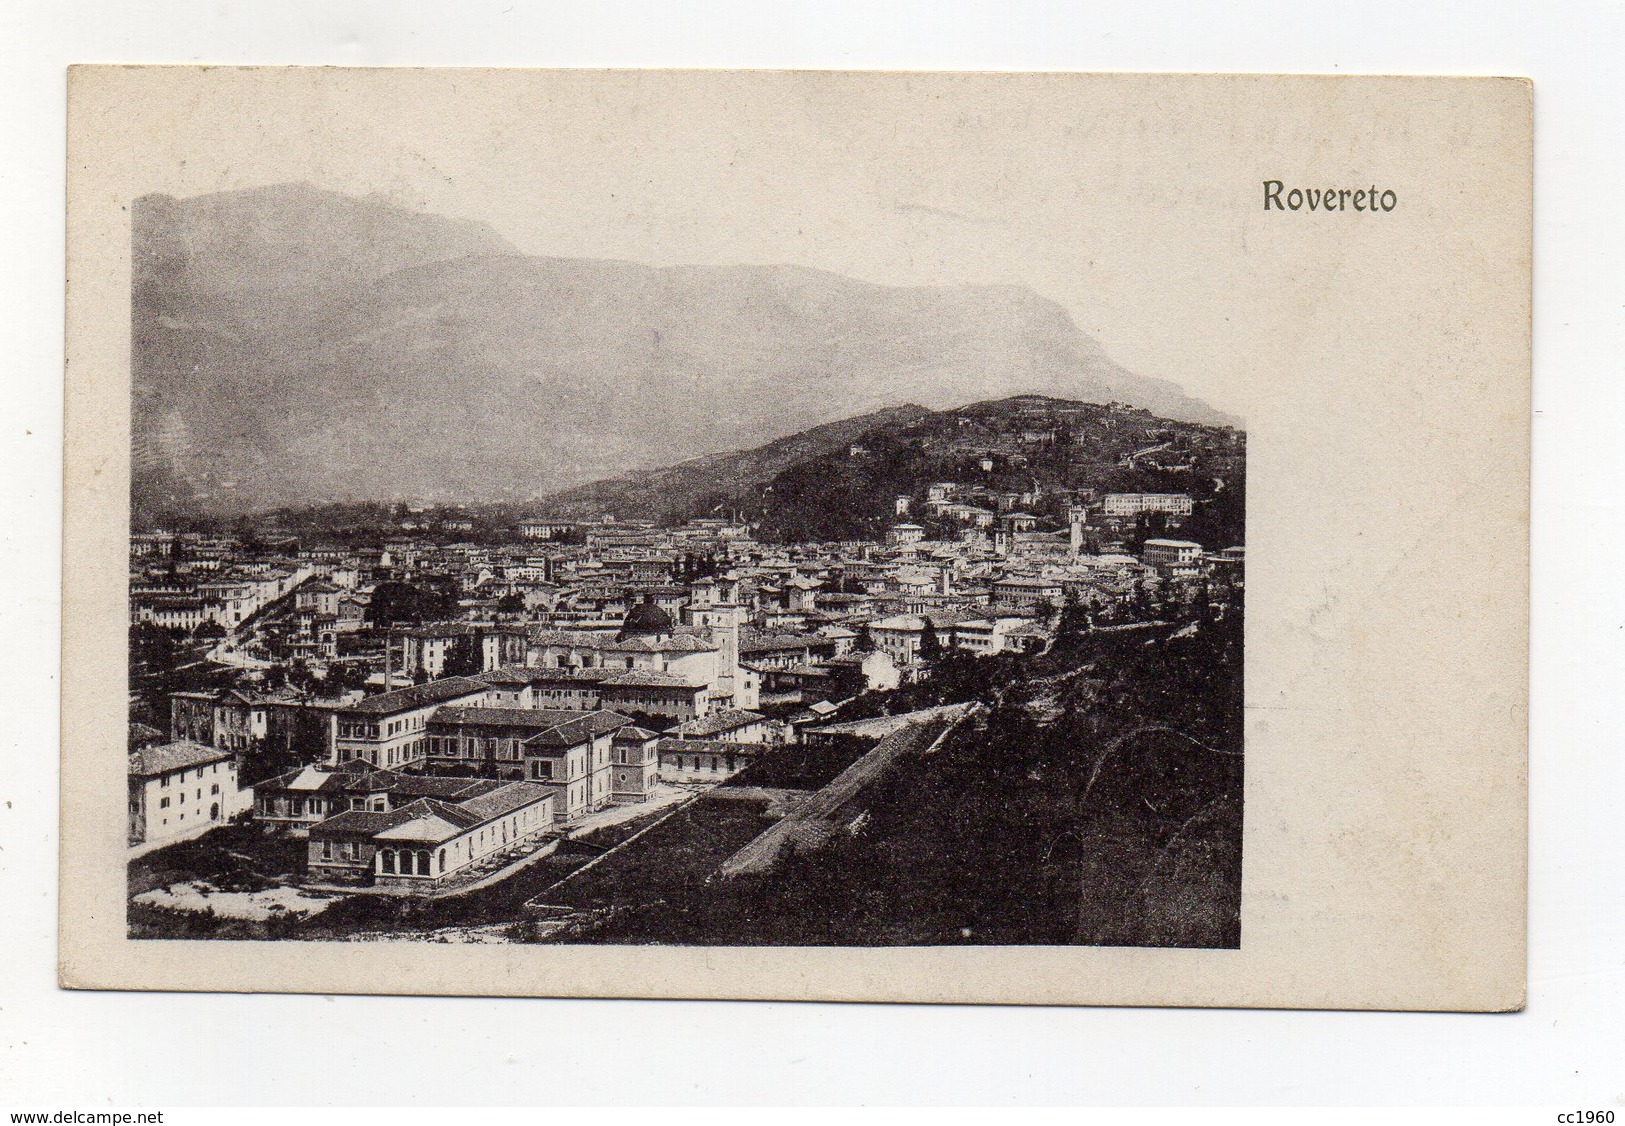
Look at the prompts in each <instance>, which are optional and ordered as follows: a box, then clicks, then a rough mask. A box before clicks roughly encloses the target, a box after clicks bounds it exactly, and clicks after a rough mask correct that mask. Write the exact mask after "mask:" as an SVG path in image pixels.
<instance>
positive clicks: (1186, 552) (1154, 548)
mask: <svg viewBox="0 0 1625 1126" xmlns="http://www.w3.org/2000/svg"><path fill="white" fill-rule="evenodd" d="M1201 557H1202V545H1201V544H1199V543H1192V542H1191V541H1190V540H1146V541H1145V550H1144V551H1142V552H1141V553H1140V558H1141V559H1143V560H1144V561H1145V563H1146V565H1147V566H1151V567H1177V566H1181V565H1184V564H1190V563H1194V562H1196V561H1197V560H1199V559H1201Z"/></svg>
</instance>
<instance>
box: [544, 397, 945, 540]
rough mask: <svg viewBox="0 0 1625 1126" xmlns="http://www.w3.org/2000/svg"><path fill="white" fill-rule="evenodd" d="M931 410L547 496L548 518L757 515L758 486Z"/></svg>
mask: <svg viewBox="0 0 1625 1126" xmlns="http://www.w3.org/2000/svg"><path fill="white" fill-rule="evenodd" d="M930 414H931V412H930V411H928V410H926V409H925V408H924V407H920V406H914V405H913V404H909V405H906V406H901V407H889V408H887V409H885V410H880V411H875V412H873V413H872V414H864V415H859V416H858V417H856V418H847V419H842V420H841V421H839V422H831V423H828V424H826V425H824V426H815V427H813V428H812V429H811V430H803V431H801V432H800V433H799V434H791V435H790V436H789V437H786V438H779V439H777V440H776V441H772V442H769V443H767V445H765V446H758V447H757V448H755V449H751V450H743V451H734V452H730V453H718V454H707V455H706V456H704V457H697V458H693V459H691V460H689V461H684V462H680V463H679V464H677V465H673V466H669V467H667V468H664V469H646V470H641V471H639V472H635V473H629V474H627V475H626V476H624V477H614V478H611V479H609V480H607V481H595V482H593V483H592V484H590V485H582V486H580V487H578V488H574V489H567V490H565V491H564V492H560V493H555V494H553V495H552V496H550V497H548V498H547V500H546V502H545V508H546V511H547V513H548V514H549V515H553V516H561V517H573V518H583V517H593V516H598V515H600V514H602V513H606V512H613V513H615V514H616V515H617V516H619V517H620V518H622V519H630V520H659V521H662V522H665V523H676V522H680V521H682V520H686V519H688V518H690V517H695V516H708V515H712V514H717V515H723V514H727V515H731V514H732V513H733V511H734V510H735V509H736V508H739V507H740V506H741V505H744V506H750V507H751V508H752V511H755V507H754V504H753V502H754V500H755V498H756V497H757V496H758V495H759V494H760V490H761V488H762V486H763V485H765V484H766V483H768V482H769V481H772V480H773V479H774V478H775V477H777V476H778V475H779V474H780V473H782V472H784V471H785V470H787V469H791V468H793V467H794V466H797V465H802V464H806V463H808V462H812V461H816V460H818V459H819V458H822V457H824V456H826V455H829V454H836V453H839V454H844V453H845V452H846V451H847V449H848V448H849V447H850V445H851V443H852V442H854V441H855V440H857V439H858V438H860V437H862V436H863V435H864V434H866V433H868V432H870V431H875V430H884V429H886V428H887V427H894V426H907V425H909V424H910V423H914V422H918V421H919V420H921V419H923V418H926V417H928V416H929V415H930Z"/></svg>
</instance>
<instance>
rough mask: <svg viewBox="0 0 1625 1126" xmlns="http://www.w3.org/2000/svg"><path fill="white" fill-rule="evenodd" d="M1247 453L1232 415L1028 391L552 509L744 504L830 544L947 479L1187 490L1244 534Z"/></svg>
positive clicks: (873, 526)
mask: <svg viewBox="0 0 1625 1126" xmlns="http://www.w3.org/2000/svg"><path fill="white" fill-rule="evenodd" d="M1245 458H1246V438H1245V435H1244V434H1243V432H1241V431H1240V430H1237V429H1234V428H1232V427H1228V426H1209V425H1201V424H1197V423H1188V422H1180V421H1176V420H1172V419H1167V418H1162V417H1159V416H1157V415H1155V414H1152V413H1151V412H1149V411H1146V410H1142V409H1139V408H1135V407H1129V406H1125V405H1123V404H1121V403H1104V404H1102V403H1085V402H1078V401H1075V400H1069V399H1056V398H1050V397H1047V396H1041V395H1018V396H1013V397H1010V398H1004V399H997V400H993V401H989V402H981V403H973V404H971V405H968V406H963V407H958V408H955V409H953V410H946V411H926V410H924V409H922V408H918V407H903V408H897V409H896V410H895V411H889V412H886V411H883V412H879V413H877V414H873V415H866V416H862V417H860V418H857V419H851V420H847V422H845V423H837V424H833V425H831V426H827V427H820V428H818V429H817V430H815V431H808V432H805V433H803V434H798V435H794V436H792V437H790V438H786V439H782V440H780V441H779V442H775V443H771V444H770V445H768V446H764V447H762V448H760V449H758V450H752V451H747V452H744V453H738V454H728V455H715V456H712V457H709V458H702V459H697V460H695V461H692V462H687V463H684V464H683V465H680V466H676V467H674V468H672V469H668V470H660V471H654V472H649V473H642V474H636V475H633V476H630V477H626V478H620V479H616V480H611V481H603V482H598V483H596V484H594V485H590V486H586V487H584V488H581V489H575V490H571V491H570V492H568V493H563V494H559V495H557V496H555V497H553V498H550V499H549V500H548V501H546V502H544V505H543V508H544V510H545V511H547V512H549V513H553V514H557V515H587V514H588V513H589V512H614V513H616V514H617V515H621V516H623V517H633V518H636V517H642V518H646V519H660V520H665V521H673V520H680V519H684V518H687V517H693V516H704V515H707V514H710V513H712V512H722V511H727V512H733V511H737V512H739V513H740V514H742V515H743V516H745V517H747V518H749V519H753V520H756V521H758V522H759V523H760V525H761V533H760V534H761V536H762V538H764V539H769V540H776V541H781V542H827V541H832V540H858V539H870V540H872V539H878V538H882V537H883V536H884V533H885V529H886V527H887V526H888V525H889V524H891V523H894V522H895V521H896V519H897V517H896V509H895V504H896V501H897V498H898V497H901V496H907V497H909V498H910V505H909V508H910V512H911V517H910V518H911V519H914V520H916V521H918V522H923V523H927V524H929V523H930V521H929V519H927V518H925V517H924V516H923V515H922V512H923V509H924V504H923V501H924V498H925V495H926V492H927V489H928V488H929V486H930V485H932V484H933V483H937V482H954V483H957V484H960V485H964V486H968V487H971V488H979V489H982V490H986V491H988V492H989V493H997V492H1006V493H1020V494H1028V495H1029V496H1030V495H1031V494H1033V493H1034V492H1035V491H1036V493H1037V496H1036V498H1035V499H1033V500H1032V502H1031V503H1029V504H1026V505H1023V508H1024V509H1025V510H1026V511H1028V512H1030V513H1031V514H1032V515H1035V516H1039V517H1047V518H1050V519H1051V520H1052V521H1054V522H1056V523H1058V522H1059V521H1060V520H1061V519H1062V518H1063V517H1064V513H1065V508H1066V505H1067V504H1068V503H1069V500H1068V498H1067V496H1066V495H1065V494H1066V493H1068V492H1074V493H1075V492H1076V491H1078V490H1093V491H1094V492H1095V493H1097V494H1099V493H1106V492H1179V493H1187V494H1189V495H1190V496H1191V497H1192V498H1193V499H1194V500H1195V501H1196V505H1197V515H1196V518H1195V520H1194V521H1193V524H1194V527H1195V528H1196V529H1197V530H1200V531H1203V532H1204V534H1205V535H1206V536H1207V538H1210V539H1213V540H1215V541H1217V540H1220V539H1223V540H1225V541H1226V542H1227V543H1240V542H1243V539H1244V536H1243V513H1244V511H1245V472H1244V470H1245ZM1035 485H1036V487H1037V488H1036V490H1035V488H1034V487H1035ZM934 530H935V529H934ZM942 530H943V531H946V527H945V528H944V529H942ZM1209 546H1217V543H1215V544H1214V545H1209Z"/></svg>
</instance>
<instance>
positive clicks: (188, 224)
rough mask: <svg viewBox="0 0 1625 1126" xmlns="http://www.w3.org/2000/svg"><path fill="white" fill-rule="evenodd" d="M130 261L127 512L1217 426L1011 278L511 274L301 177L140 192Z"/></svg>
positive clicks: (743, 271)
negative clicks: (899, 439)
mask: <svg viewBox="0 0 1625 1126" xmlns="http://www.w3.org/2000/svg"><path fill="white" fill-rule="evenodd" d="M132 254H133V256H134V266H135V280H134V285H133V294H132V297H133V323H132V358H133V366H134V410H135V420H134V435H133V438H134V452H135V466H136V481H135V497H134V499H135V501H136V509H137V518H138V520H139V519H141V518H142V515H143V513H146V514H148V515H150V514H151V513H152V512H153V510H155V509H161V508H163V507H165V506H166V505H167V506H171V507H182V508H184V507H188V506H198V507H203V508H207V509H211V510H215V511H226V512H230V511H242V510H251V509H257V508H265V507H270V506H274V505H280V504H304V503H313V502H319V501H323V500H333V499H353V500H365V499H379V500H387V499H394V498H401V497H419V498H423V499H430V500H434V499H459V500H470V501H485V500H505V499H518V498H525V497H534V496H538V495H541V494H544V493H548V492H553V491H556V490H558V489H560V488H565V487H568V486H571V485H574V484H577V483H580V482H584V481H592V480H595V479H600V478H605V477H611V476H617V475H622V474H625V473H626V472H627V471H629V470H635V469H639V468H648V467H653V466H660V465H669V464H673V463H676V462H679V461H682V460H684V459H688V458H692V457H694V456H696V455H703V454H707V453H711V452H715V451H719V450H730V449H740V448H743V447H752V446H756V445H759V444H762V443H766V442H768V441H771V440H772V439H775V438H778V437H781V436H783V435H786V434H791V433H796V432H799V431H802V430H806V429H809V428H811V427H815V426H818V425H821V424H824V423H828V422H832V421H838V420H841V419H844V418H850V417H853V416H856V415H859V414H864V413H868V412H871V411H875V410H879V409H882V408H885V407H889V406H893V405H895V404H898V403H902V402H917V403H923V404H925V405H926V406H928V407H933V408H940V407H945V406H951V405H954V404H956V403H961V402H965V401H967V400H971V399H979V398H986V397H989V396H996V395H1000V394H1008V393H1013V392H1020V391H1042V392H1049V393H1054V394H1058V395H1065V396H1067V397H1071V398H1082V399H1091V400H1099V401H1104V400H1108V399H1117V400H1123V401H1127V402H1132V403H1134V404H1136V405H1140V406H1145V407H1147V408H1149V409H1151V410H1153V411H1155V412H1156V413H1158V414H1162V415H1166V416H1169V417H1175V418H1186V419H1195V420H1203V419H1215V418H1216V416H1215V414H1214V412H1213V411H1211V410H1210V409H1209V408H1207V407H1206V406H1204V405H1203V404H1201V403H1198V402H1196V401H1194V400H1191V399H1189V398H1187V397H1186V396H1184V395H1183V394H1182V393H1181V392H1180V391H1179V390H1178V389H1177V388H1175V387H1174V386H1172V385H1170V384H1166V383H1162V382H1157V381H1152V380H1147V379H1142V378H1139V377H1136V376H1133V375H1131V374H1130V373H1128V372H1125V371H1123V370H1122V369H1121V368H1119V367H1117V365H1115V364H1114V363H1113V362H1112V361H1111V360H1110V359H1109V358H1107V357H1106V356H1105V355H1104V354H1103V352H1102V351H1101V349H1100V348H1099V346H1098V345H1097V344H1095V342H1094V341H1092V340H1090V339H1089V338H1088V337H1087V336H1085V335H1083V334H1082V333H1081V332H1079V331H1078V330H1077V328H1076V327H1075V326H1074V325H1073V324H1072V323H1071V321H1070V319H1069V318H1068V317H1067V315H1066V314H1065V312H1064V311H1063V310H1062V309H1060V307H1059V306H1057V305H1055V304H1054V303H1053V302H1050V301H1047V300H1045V299H1042V298H1040V297H1038V296H1037V295H1035V294H1033V293H1031V292H1029V291H1027V290H1024V289H1020V288H1015V287H1008V286H961V287H949V288H924V287H920V288H905V287H886V286H877V285H871V284H868V283H864V282H859V281H854V280H852V279H849V278H843V277H838V276H836V275H833V274H828V273H823V272H820V271H816V270H810V269H804V268H800V267H788V266H765V267H764V266H738V267H722V266H704V267H670V268H653V267H648V266H642V265H637V264H634V263H628V262H616V261H593V260H572V259H556V258H536V257H525V256H521V255H518V254H515V253H514V252H513V250H512V249H511V248H510V247H509V246H508V245H507V244H506V243H504V242H503V241H502V240H501V239H500V238H499V237H498V236H496V235H495V234H494V233H493V232H492V231H491V230H490V229H489V228H486V227H484V226H482V225H480V224H473V223H464V222H456V221H452V220H447V219H444V218H441V217H438V216H432V215H421V214H415V213H411V212H407V211H404V210H400V209H398V208H395V207H392V206H390V205H388V204H386V203H383V202H381V201H377V200H372V199H368V200H355V199H350V198H348V197H344V196H339V195H335V194H333V193H328V192H322V191H318V190H316V189H313V188H309V187H304V186H282V187H276V188H265V189H255V190H251V191H241V192H229V193H221V194H219V195H212V196H204V197H200V198H197V199H190V200H175V199H170V198H168V197H145V198H143V199H141V200H138V201H136V203H135V205H134V229H133V245H132Z"/></svg>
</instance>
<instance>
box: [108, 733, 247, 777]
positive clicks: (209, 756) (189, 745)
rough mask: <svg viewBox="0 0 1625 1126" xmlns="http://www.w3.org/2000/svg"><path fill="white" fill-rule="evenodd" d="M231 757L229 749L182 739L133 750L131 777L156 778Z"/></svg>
mask: <svg viewBox="0 0 1625 1126" xmlns="http://www.w3.org/2000/svg"><path fill="white" fill-rule="evenodd" d="M230 757H231V752H229V751H222V750H220V749H219V748H218V747H205V746H204V745H203V744H202V743H194V742H192V741H191V740H189V739H182V740H181V741H180V742H178V743H164V744H162V745H160V746H157V747H145V748H143V749H141V750H139V751H131V752H130V777H132V778H156V777H158V776H159V775H161V774H169V773H171V772H173V771H176V770H185V769H187V768H188V767H192V766H207V765H208V764H209V763H211V762H223V761H225V760H226V759H229V758H230Z"/></svg>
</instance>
